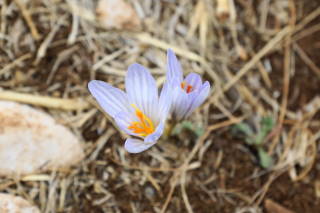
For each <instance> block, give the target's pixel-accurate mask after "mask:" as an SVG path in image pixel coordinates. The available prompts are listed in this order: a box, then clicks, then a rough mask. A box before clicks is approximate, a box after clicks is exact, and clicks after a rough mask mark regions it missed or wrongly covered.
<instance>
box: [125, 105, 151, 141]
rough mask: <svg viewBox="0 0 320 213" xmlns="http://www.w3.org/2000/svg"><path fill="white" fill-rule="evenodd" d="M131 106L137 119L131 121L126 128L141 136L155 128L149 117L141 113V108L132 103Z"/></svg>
mask: <svg viewBox="0 0 320 213" xmlns="http://www.w3.org/2000/svg"><path fill="white" fill-rule="evenodd" d="M132 107H133V108H134V109H135V110H136V112H135V113H136V116H137V118H138V120H139V121H133V122H131V125H130V126H129V127H128V129H130V130H132V131H133V133H136V134H138V135H139V136H141V137H146V136H147V135H150V134H151V133H153V132H154V130H155V129H154V125H153V123H152V121H151V119H150V118H149V117H148V116H146V115H145V114H143V112H141V110H139V109H138V108H137V107H136V106H135V105H133V104H132Z"/></svg>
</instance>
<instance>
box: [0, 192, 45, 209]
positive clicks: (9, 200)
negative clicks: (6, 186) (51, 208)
mask: <svg viewBox="0 0 320 213" xmlns="http://www.w3.org/2000/svg"><path fill="white" fill-rule="evenodd" d="M0 212H1V213H40V210H39V209H38V208H37V207H35V206H33V205H31V204H30V203H29V202H28V201H26V200H24V199H22V198H21V197H17V196H13V195H10V194H5V193H0Z"/></svg>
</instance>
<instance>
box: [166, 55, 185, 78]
mask: <svg viewBox="0 0 320 213" xmlns="http://www.w3.org/2000/svg"><path fill="white" fill-rule="evenodd" d="M174 78H177V79H178V80H179V81H180V82H182V80H183V73H182V69H181V64H180V62H179V61H178V59H177V57H176V55H175V54H174V52H173V51H172V50H171V49H168V51H167V80H168V81H169V82H170V81H171V80H172V79H174Z"/></svg>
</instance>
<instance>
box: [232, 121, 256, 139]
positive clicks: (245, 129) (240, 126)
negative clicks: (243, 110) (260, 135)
mask: <svg viewBox="0 0 320 213" xmlns="http://www.w3.org/2000/svg"><path fill="white" fill-rule="evenodd" d="M233 128H234V130H236V131H240V132H242V133H244V134H245V135H246V136H251V135H253V130H252V129H251V127H250V126H249V125H248V124H246V123H239V124H236V125H234V126H233Z"/></svg>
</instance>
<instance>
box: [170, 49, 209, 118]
mask: <svg viewBox="0 0 320 213" xmlns="http://www.w3.org/2000/svg"><path fill="white" fill-rule="evenodd" d="M166 84H168V85H169V86H168V87H170V88H171V89H172V91H174V92H173V101H172V105H171V112H172V115H173V117H174V118H175V119H176V120H181V119H185V118H187V117H188V116H190V114H191V113H192V112H193V111H194V110H195V109H196V108H197V107H199V106H200V105H201V104H202V103H203V102H204V101H205V100H206V98H207V97H208V95H209V92H210V84H209V82H208V81H206V82H204V83H202V80H201V77H200V75H198V74H196V73H190V74H188V75H187V77H186V78H184V79H183V73H182V69H181V64H180V63H179V61H178V59H177V57H176V55H175V54H174V52H173V51H172V50H171V49H169V50H168V52H167V82H166Z"/></svg>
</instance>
